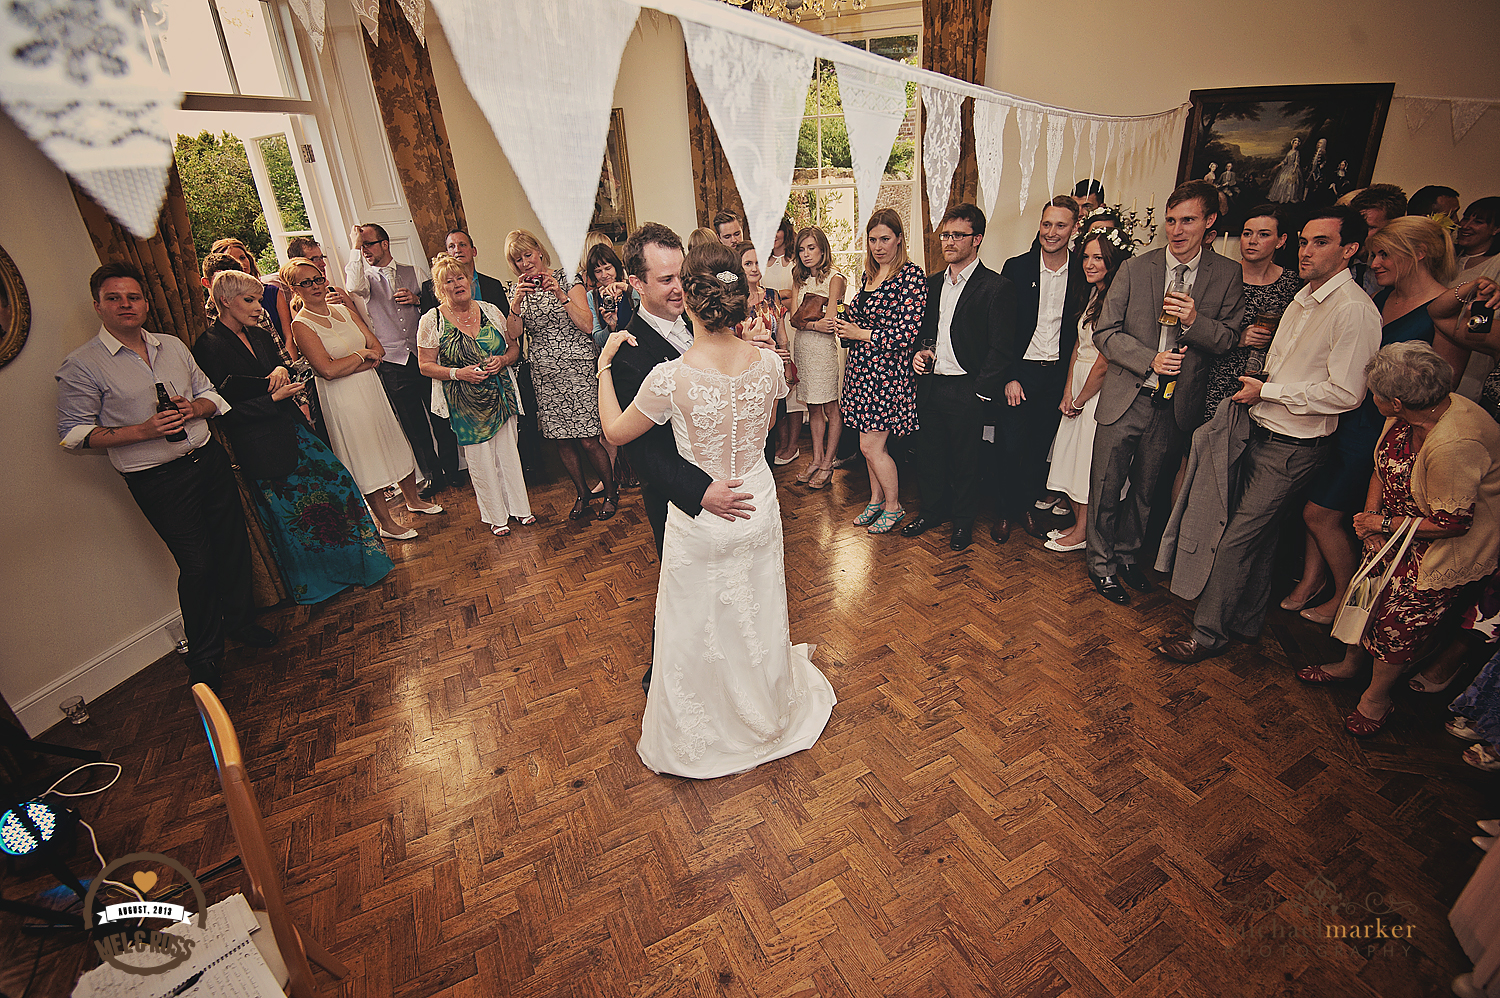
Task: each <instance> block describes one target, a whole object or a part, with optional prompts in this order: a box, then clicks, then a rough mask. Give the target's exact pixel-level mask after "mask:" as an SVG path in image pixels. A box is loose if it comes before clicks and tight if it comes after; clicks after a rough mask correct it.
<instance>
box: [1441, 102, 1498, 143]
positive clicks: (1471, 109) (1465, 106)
mask: <svg viewBox="0 0 1500 998" xmlns="http://www.w3.org/2000/svg"><path fill="white" fill-rule="evenodd" d="M1489 109H1490V102H1489V101H1487V100H1455V101H1453V102H1452V103H1451V105H1450V113H1451V114H1452V116H1453V144H1454V145H1458V144H1459V143H1460V142H1462V141H1463V140H1464V136H1465V135H1468V134H1469V129H1471V128H1473V127H1474V123H1475V122H1476V121H1478V120H1479V119H1480V118H1482V117H1484V112H1486V111H1488V110H1489Z"/></svg>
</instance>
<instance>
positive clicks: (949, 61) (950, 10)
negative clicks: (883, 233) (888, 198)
mask: <svg viewBox="0 0 1500 998" xmlns="http://www.w3.org/2000/svg"><path fill="white" fill-rule="evenodd" d="M989 38H990V0H922V68H923V69H930V70H932V71H934V72H937V73H942V74H944V75H945V76H951V77H953V78H954V79H956V80H964V81H966V82H969V83H978V84H980V85H983V84H984V66H985V53H986V51H987V49H988V44H989ZM960 118H961V124H962V128H963V131H962V134H961V135H960V141H961V143H962V145H961V147H960V148H961V151H960V153H959V158H958V169H957V170H955V171H954V174H953V187H952V190H951V193H950V194H949V195H948V204H946V205H929V204H928V203H927V185H926V184H923V185H922V235H923V241H924V243H925V244H926V248H927V259H928V260H936V261H941V260H942V259H943V256H942V251H941V250H940V249H939V248H938V240H937V236H936V235H935V234H934V232H933V222H934V221H936V220H937V219H941V218H942V217H943V212H945V211H947V210H948V208H949V206H950V205H955V204H963V203H964V202H965V201H967V202H970V203H973V204H978V203H979V163H978V160H977V159H976V158H975V156H974V99H973V98H972V97H965V98H964V103H963V110H962V111H961V112H960ZM922 130H923V140H924V141H925V140H926V130H927V120H926V118H925V117H924V118H923V120H922Z"/></svg>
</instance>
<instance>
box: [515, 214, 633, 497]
mask: <svg viewBox="0 0 1500 998" xmlns="http://www.w3.org/2000/svg"><path fill="white" fill-rule="evenodd" d="M505 257H506V259H507V260H509V261H510V266H511V269H512V270H514V271H515V272H516V275H517V277H518V280H517V281H516V283H515V285H514V286H513V287H512V290H511V297H510V316H509V318H508V319H507V320H506V334H505V340H506V342H507V343H519V342H520V341H521V336H522V334H523V333H524V334H525V336H526V343H527V355H528V357H529V359H530V361H531V380H532V383H533V384H534V385H535V387H536V409H537V424H538V426H539V427H540V428H541V431H542V436H544V437H546V438H547V439H549V440H555V441H557V453H558V456H559V457H561V458H562V463H563V467H564V468H566V469H567V472H568V477H569V478H571V479H572V480H573V487H574V489H576V490H577V492H578V498H577V500H576V501H575V502H574V503H573V509H572V511H570V512H569V513H568V519H570V520H586V519H588V518H589V517H591V516H593V515H594V511H593V509H592V508H591V507H590V505H589V495H590V493H589V488H588V482H587V480H586V479H585V478H584V473H583V462H584V459H585V458H587V459H588V461H589V463H590V464H592V465H593V466H594V471H595V473H597V474H598V476H599V481H601V482H602V483H604V502H603V504H602V506H601V508H600V510H599V513H598V518H599V519H601V520H608V519H609V518H610V517H612V516H614V515H615V513H616V512H617V511H618V510H619V508H620V492H619V489H618V488H616V486H615V479H614V474H613V471H612V469H611V468H610V462H609V455H608V454H606V453H605V451H604V445H603V444H602V443H601V442H600V439H599V436H600V434H601V433H602V432H603V429H602V427H600V425H599V399H598V396H597V389H596V386H595V379H594V358H595V357H597V356H598V355H599V351H598V348H597V347H595V346H594V315H593V313H592V312H590V311H589V303H588V298H587V297H585V295H584V291H583V285H581V284H570V283H569V281H568V278H567V275H565V274H564V273H563V272H562V271H561V270H553V269H552V257H551V256H549V255H548V253H547V251H546V249H544V248H543V247H542V244H541V243H540V242H539V241H538V240H537V238H536V236H534V235H532V234H531V233H530V232H527V231H526V230H525V229H515V230H514V231H512V232H511V233H510V234H508V235H507V236H506V237H505Z"/></svg>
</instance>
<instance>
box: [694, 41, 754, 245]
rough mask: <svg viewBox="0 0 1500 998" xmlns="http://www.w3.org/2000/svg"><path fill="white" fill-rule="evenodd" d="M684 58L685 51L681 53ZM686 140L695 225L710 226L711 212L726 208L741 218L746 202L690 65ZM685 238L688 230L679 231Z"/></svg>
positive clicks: (747, 234) (748, 236)
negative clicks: (690, 152)
mask: <svg viewBox="0 0 1500 998" xmlns="http://www.w3.org/2000/svg"><path fill="white" fill-rule="evenodd" d="M683 59H684V60H686V59H687V56H686V54H684V55H683ZM687 105H688V142H689V144H690V145H691V146H692V153H693V199H694V201H696V202H697V207H698V225H699V226H700V227H702V228H706V229H711V228H713V222H714V216H715V215H717V214H718V213H719V212H721V211H723V210H725V209H726V208H727V209H728V210H730V211H732V212H734V213H735V214H736V215H738V216H740V218H741V219H743V218H744V217H745V204H744V202H743V201H741V200H740V192H739V188H737V187H736V186H735V184H734V175H733V174H732V173H730V171H729V160H728V158H727V157H726V156H725V155H724V147H723V146H722V145H720V144H719V136H718V134H717V133H715V132H714V123H713V122H712V121H711V120H710V119H709V117H708V107H707V106H706V105H705V104H704V103H703V95H702V94H701V93H699V92H698V83H697V81H696V80H694V79H693V67H692V65H691V64H688V67H687ZM680 235H681V236H682V237H683V241H684V242H686V241H687V235H688V234H687V233H686V232H684V233H680ZM745 238H747V239H748V238H750V231H749V223H746V227H745Z"/></svg>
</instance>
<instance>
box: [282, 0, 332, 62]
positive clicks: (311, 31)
mask: <svg viewBox="0 0 1500 998" xmlns="http://www.w3.org/2000/svg"><path fill="white" fill-rule="evenodd" d="M287 6H288V7H290V8H292V13H293V14H296V15H297V20H298V21H299V22H300V23H301V24H302V30H304V31H306V32H307V37H308V38H309V39H311V40H312V43H313V47H314V48H316V49H317V50H318V51H319V52H322V51H323V35H324V34H325V33H326V32H327V30H328V6H327V4H326V3H325V2H324V0H287Z"/></svg>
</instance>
